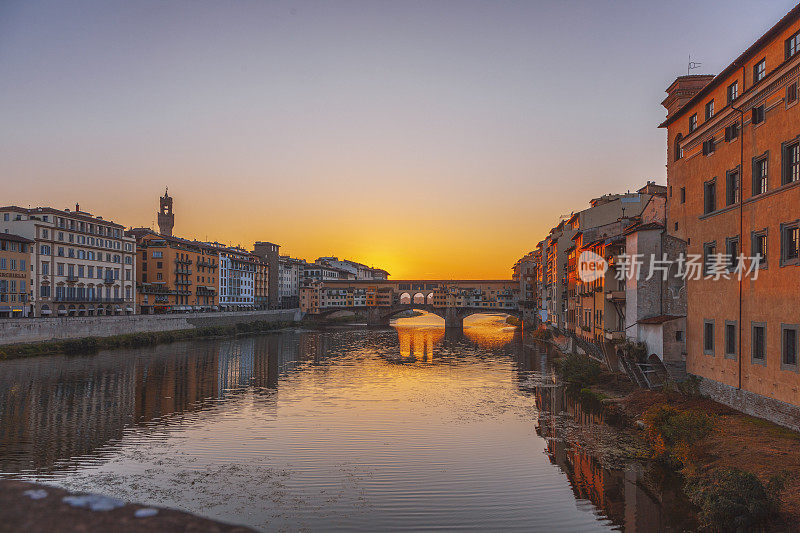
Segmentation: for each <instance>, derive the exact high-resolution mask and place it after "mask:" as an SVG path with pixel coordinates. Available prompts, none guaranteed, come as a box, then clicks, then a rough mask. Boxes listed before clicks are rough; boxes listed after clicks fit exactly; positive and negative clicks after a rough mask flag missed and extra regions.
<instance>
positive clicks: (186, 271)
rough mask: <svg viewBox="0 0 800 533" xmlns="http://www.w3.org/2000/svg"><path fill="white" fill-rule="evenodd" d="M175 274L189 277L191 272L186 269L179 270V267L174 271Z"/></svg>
mask: <svg viewBox="0 0 800 533" xmlns="http://www.w3.org/2000/svg"><path fill="white" fill-rule="evenodd" d="M175 273H176V274H182V275H184V276H191V275H192V271H191V270H189V269H188V268H180V267H178V268H176V269H175Z"/></svg>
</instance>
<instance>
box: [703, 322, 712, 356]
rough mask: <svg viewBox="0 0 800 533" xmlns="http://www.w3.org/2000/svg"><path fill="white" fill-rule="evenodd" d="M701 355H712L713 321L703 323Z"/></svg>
mask: <svg viewBox="0 0 800 533" xmlns="http://www.w3.org/2000/svg"><path fill="white" fill-rule="evenodd" d="M703 353H704V354H706V355H714V321H713V320H704V321H703Z"/></svg>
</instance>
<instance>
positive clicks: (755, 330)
mask: <svg viewBox="0 0 800 533" xmlns="http://www.w3.org/2000/svg"><path fill="white" fill-rule="evenodd" d="M751 337H752V341H753V342H752V344H753V347H752V351H751V353H750V355H751V360H752V362H753V363H755V364H760V365H766V364H767V324H766V323H764V322H753V325H752V334H751Z"/></svg>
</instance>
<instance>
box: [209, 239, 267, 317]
mask: <svg viewBox="0 0 800 533" xmlns="http://www.w3.org/2000/svg"><path fill="white" fill-rule="evenodd" d="M208 245H209V246H212V247H214V248H215V249H216V250H217V253H218V254H219V306H220V308H221V309H222V310H223V311H247V310H252V309H255V308H256V271H257V270H258V268H259V267H258V264H259V263H261V260H260V259H259V258H258V257H257V256H256V255H255V254H253V253H250V252H248V251H247V250H245V249H243V248H238V247H235V246H225V245H223V244H220V243H217V242H214V243H208Z"/></svg>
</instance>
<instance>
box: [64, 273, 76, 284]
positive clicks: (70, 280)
mask: <svg viewBox="0 0 800 533" xmlns="http://www.w3.org/2000/svg"><path fill="white" fill-rule="evenodd" d="M77 281H78V276H76V275H75V274H67V282H68V283H75V282H77Z"/></svg>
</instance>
